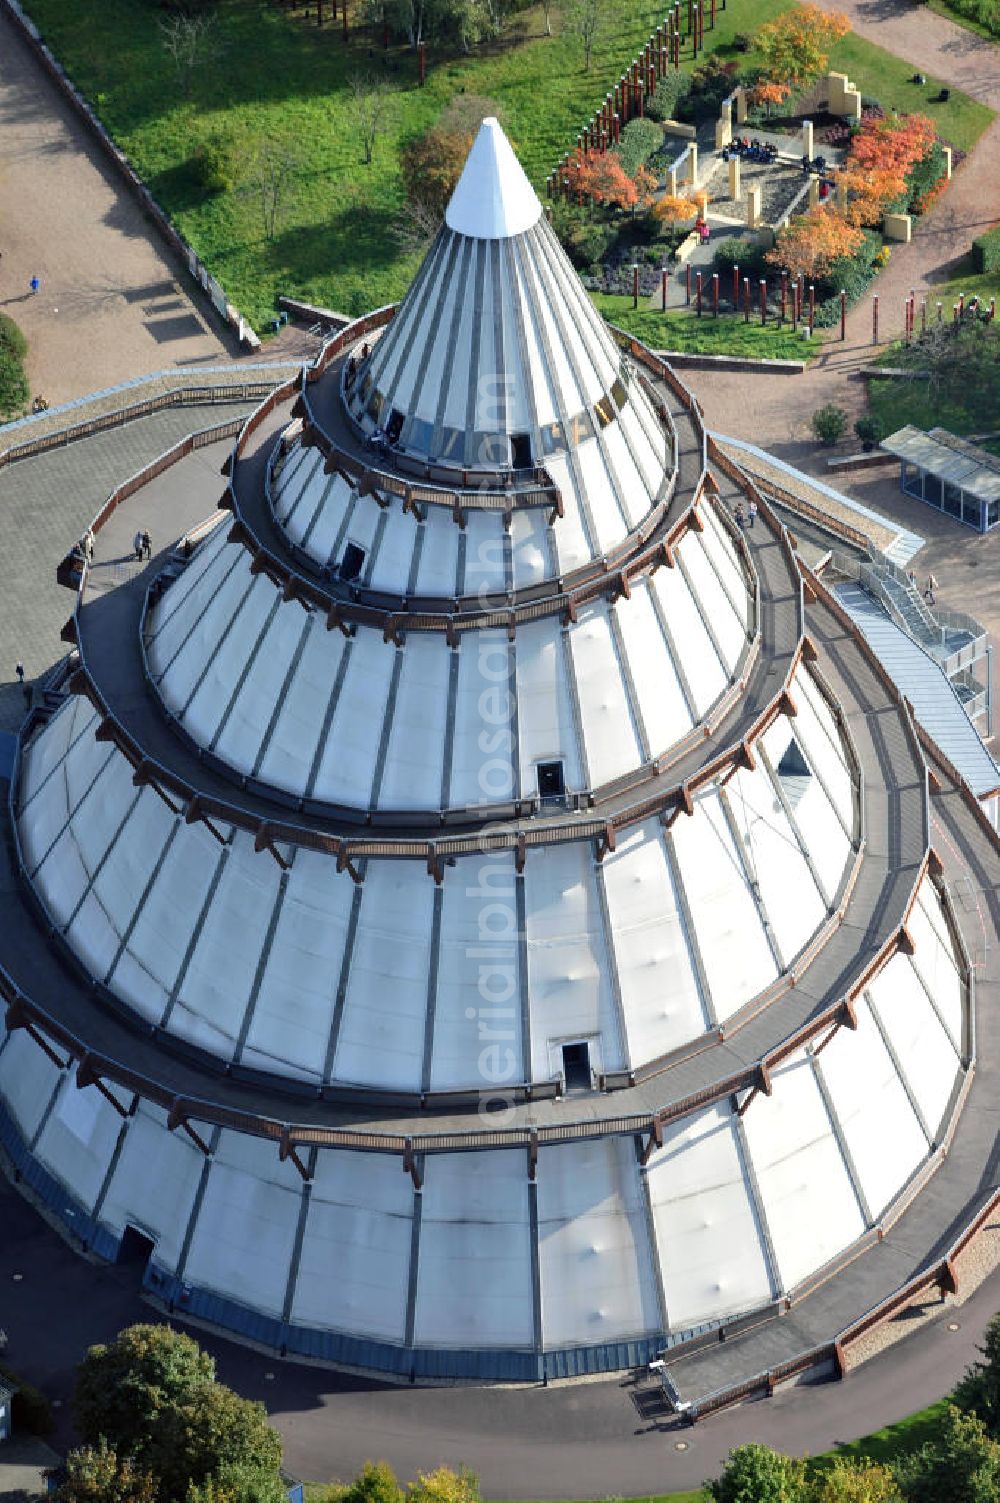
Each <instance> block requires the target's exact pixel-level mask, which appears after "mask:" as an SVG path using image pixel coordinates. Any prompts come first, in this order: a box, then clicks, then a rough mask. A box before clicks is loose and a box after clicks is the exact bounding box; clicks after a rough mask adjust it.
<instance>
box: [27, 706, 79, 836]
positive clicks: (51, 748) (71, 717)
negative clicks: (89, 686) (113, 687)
mask: <svg viewBox="0 0 1000 1503" xmlns="http://www.w3.org/2000/svg"><path fill="white" fill-rule="evenodd" d="M96 719H97V711H96V710H94V709H93V708H92V707H91V704H90V701H89V700H87V699H84V697H83V695H82V694H73V695H71V696H70V697H69V698H68V699H67V700H66V701H65V702H64V703H63V704H62V705H60V707H59V709H58V710H57V711H56V713H55V714H54V715H53V716H52V718H51V720H49V722H48V724H47V725H45V726H44V727H43V728H42V729H41V730H40V731H39V732H38V734H37V735H36V736H34V737H33V738H32V740H31V741H30V742H29V743H28V745H27V746H25V747H24V748H23V750H22V752H21V777H20V786H19V789H18V794H19V799H20V807H21V809H22V810H23V809H24V806H25V804H27V803H28V802H29V800H30V799H31V798H33V797H34V795H35V793H36V792H37V791H38V789H39V788H40V787H41V785H42V784H43V783H44V782H45V780H46V778H48V777H49V776H50V774H51V773H52V771H53V769H54V768H56V767H58V765H59V763H60V762H61V761H62V759H63V757H65V755H66V753H67V751H68V749H69V745H70V742H71V741H72V740H73V737H74V736H78V735H80V734H81V732H82V731H83V730H84V729H85V727H86V726H87V725H88V724H91V723H93V722H94V721H95V720H96Z"/></svg>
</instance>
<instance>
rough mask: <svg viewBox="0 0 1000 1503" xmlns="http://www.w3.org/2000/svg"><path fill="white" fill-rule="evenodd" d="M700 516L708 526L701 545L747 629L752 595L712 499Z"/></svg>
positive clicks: (706, 502) (703, 505)
mask: <svg viewBox="0 0 1000 1503" xmlns="http://www.w3.org/2000/svg"><path fill="white" fill-rule="evenodd" d="M700 512H701V517H702V520H703V521H704V523H705V531H704V532H703V533H702V534H701V545H702V547H703V548H704V550H705V552H706V553H707V554H708V557H709V558H710V559H711V561H712V563H713V564H714V565H715V571H716V573H717V574H718V575H719V577H720V579H721V580H722V582H723V584H724V585H725V586H726V587H727V591H728V594H729V596H730V597H731V599H732V600H733V601H734V602H735V603H736V604H737V605H738V606H739V607H740V610H739V617H740V621H741V624H742V625H743V627H744V628H746V627H747V626H748V625H749V622H750V591H749V588H748V586H747V581H746V576H745V574H744V572H743V565H742V563H741V561H740V558H739V555H738V554H737V552H736V547H735V545H734V543H733V540H732V538H731V537H730V536H729V533H728V532H727V531H726V530H725V528H724V527H723V525H722V523H721V522H720V521H719V519H718V516H717V515H716V510H715V506H714V505H713V504H712V503H711V501H710V500H708V498H706V500H705V501H703V502H702V504H701V508H700Z"/></svg>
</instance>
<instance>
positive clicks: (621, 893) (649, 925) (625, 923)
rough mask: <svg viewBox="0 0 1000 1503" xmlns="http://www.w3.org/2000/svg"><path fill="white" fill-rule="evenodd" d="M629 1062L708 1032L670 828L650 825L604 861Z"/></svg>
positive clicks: (652, 822)
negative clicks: (669, 845) (666, 832)
mask: <svg viewBox="0 0 1000 1503" xmlns="http://www.w3.org/2000/svg"><path fill="white" fill-rule="evenodd" d="M602 870H603V872H604V886H605V891H606V893H607V899H608V910H609V913H610V916H611V932H612V935H613V937H614V948H615V956H616V960H617V967H618V980H619V983H620V985H621V994H622V1005H623V1007H624V1010H625V1026H626V1029H627V1031H628V1039H629V1057H630V1059H631V1061H632V1063H633V1065H636V1064H639V1063H640V1062H641V1061H644V1060H649V1059H655V1058H656V1057H657V1056H658V1055H660V1054H665V1053H666V1052H667V1051H668V1050H669V1049H673V1048H675V1047H676V1046H677V1045H678V1044H682V1043H686V1042H687V1040H689V1039H692V1038H696V1037H698V1035H700V1034H703V1033H704V1032H705V1029H706V1028H707V1027H708V1020H707V1018H706V1017H705V1013H704V1009H703V1007H702V1002H701V997H700V995H699V992H698V985H697V982H696V980H695V977H694V973H693V972H692V969H691V956H690V952H689V950H688V946H687V942H686V939H685V935H684V924H683V920H682V918H681V916H680V914H679V913H678V911H677V898H676V895H675V893H674V888H673V883H672V881H671V877H670V869H669V867H668V865H667V856H666V850H665V848H664V844H663V831H662V828H661V827H660V825H659V823H658V822H657V821H656V820H648V821H647V822H646V823H645V824H642V825H639V826H636V827H635V828H634V829H631V830H628V831H626V832H625V833H624V838H620V839H619V841H618V846H617V849H616V850H614V851H609V852H608V854H607V855H606V856H605V858H604V862H603V866H602Z"/></svg>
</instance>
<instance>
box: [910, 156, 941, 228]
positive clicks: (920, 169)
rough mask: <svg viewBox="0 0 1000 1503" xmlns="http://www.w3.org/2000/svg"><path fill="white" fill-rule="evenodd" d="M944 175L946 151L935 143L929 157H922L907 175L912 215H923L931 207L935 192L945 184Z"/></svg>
mask: <svg viewBox="0 0 1000 1503" xmlns="http://www.w3.org/2000/svg"><path fill="white" fill-rule="evenodd" d="M944 174H945V161H944V151H943V149H942V147H941V145H940V143H939V142H937V141H935V142H934V145H933V146H932V147H931V149H930V151H929V152H928V153H927V155H926V156H925V157H921V159H920V161H919V162H917V163H916V165H915V166H913V167H912V168H911V169H910V171H909V172H908V173H907V175H906V189H907V203H906V207H907V209H908V210H909V212H910V213H911V214H923V213H924V211H925V209H927V208H929V207H930V204H931V203H933V201H934V199H933V197H932V196H931V195H932V193H933V190H934V189H935V188H936V187H937V186H938V184H939V183H943V182H944V180H945V177H944Z"/></svg>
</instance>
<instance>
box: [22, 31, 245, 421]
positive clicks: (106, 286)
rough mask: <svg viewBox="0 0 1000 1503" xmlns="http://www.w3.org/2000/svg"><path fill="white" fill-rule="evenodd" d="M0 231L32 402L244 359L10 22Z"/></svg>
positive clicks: (80, 393) (81, 393) (54, 401)
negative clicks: (197, 299) (172, 369)
mask: <svg viewBox="0 0 1000 1503" xmlns="http://www.w3.org/2000/svg"><path fill="white" fill-rule="evenodd" d="M0 226H2V230H0V236H2V238H0V251H2V257H3V258H2V261H0V311H3V312H4V313H8V314H10V315H11V317H12V318H14V319H15V320H16V321H17V322H18V323H19V324H20V325H21V328H22V329H23V330H24V332H25V334H26V335H27V337H28V341H29V346H30V349H29V356H28V376H29V380H30V384H31V391H32V394H33V395H37V394H39V393H41V394H43V395H44V396H45V397H46V398H47V400H48V401H49V402H50V403H56V402H61V401H65V400H67V399H68V398H70V397H77V396H81V395H83V393H84V392H88V391H94V390H96V389H98V388H100V387H103V386H111V385H113V384H114V383H115V382H118V381H125V380H128V379H129V378H130V377H132V376H138V375H142V374H144V373H145V372H147V371H154V370H160V369H162V368H163V366H165V365H170V364H175V365H193V364H196V363H198V362H200V361H203V362H205V363H212V364H218V363H219V362H221V361H224V360H226V359H230V358H232V356H233V355H234V354H236V353H237V344H236V341H235V340H234V339H232V338H231V336H229V335H228V334H225V333H223V332H222V329H221V325H220V324H219V323H218V322H217V321H216V320H214V319H213V318H212V317H211V316H210V315H209V314H208V312H207V310H206V309H205V307H204V305H203V304H200V305H197V306H196V305H195V303H194V302H193V301H192V300H191V299H190V298H189V297H188V293H187V290H186V283H187V282H188V279H187V278H186V276H185V273H184V272H183V271H182V269H181V268H180V267H179V266H178V265H177V263H176V262H175V261H174V260H173V259H172V258H171V257H169V256H168V255H167V253H166V250H165V248H164V246H163V242H162V241H161V240H160V239H159V236H158V235H157V233H156V231H155V230H154V229H153V228H152V226H151V225H150V224H149V223H148V221H147V220H146V219H145V218H144V217H143V215H142V214H141V213H140V211H139V208H138V205H137V204H136V203H135V201H134V200H133V198H132V197H131V195H129V194H128V193H126V192H125V191H124V189H123V187H122V186H121V183H120V180H119V179H118V178H117V176H116V175H114V174H113V173H112V171H111V169H110V167H109V166H108V165H106V164H105V162H104V160H103V158H102V157H101V155H100V154H99V152H98V151H97V148H96V147H95V146H94V144H93V143H92V141H91V139H90V137H89V135H88V134H87V132H86V131H85V130H84V128H83V125H82V123H81V122H80V121H79V119H78V118H77V116H76V115H75V114H73V112H72V111H71V110H70V109H69V107H68V105H66V104H65V103H64V101H63V98H62V96H61V95H60V93H59V92H58V90H57V89H56V87H55V85H54V83H53V82H52V81H51V79H50V78H49V76H48V74H47V73H46V72H45V71H44V70H43V68H42V67H41V65H40V64H39V62H38V61H37V59H36V58H35V56H34V54H33V53H32V52H31V50H30V49H29V47H28V46H27V44H26V43H25V42H24V41H22V39H21V37H20V35H19V33H18V32H17V31H16V29H15V28H14V26H13V24H12V23H11V22H10V21H9V20H8V19H7V18H6V16H5V15H0ZM33 276H37V277H39V278H40V280H41V284H42V286H41V291H40V292H39V293H38V295H37V296H34V297H33V296H32V295H31V292H30V290H29V286H28V284H29V282H30V281H31V278H32V277H33Z"/></svg>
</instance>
